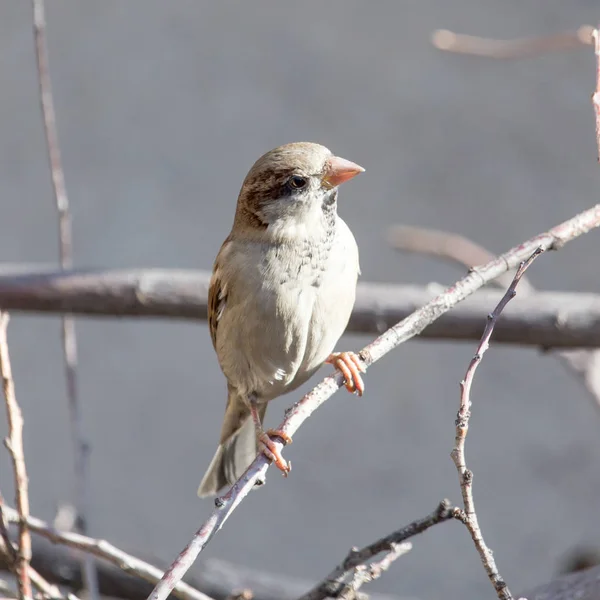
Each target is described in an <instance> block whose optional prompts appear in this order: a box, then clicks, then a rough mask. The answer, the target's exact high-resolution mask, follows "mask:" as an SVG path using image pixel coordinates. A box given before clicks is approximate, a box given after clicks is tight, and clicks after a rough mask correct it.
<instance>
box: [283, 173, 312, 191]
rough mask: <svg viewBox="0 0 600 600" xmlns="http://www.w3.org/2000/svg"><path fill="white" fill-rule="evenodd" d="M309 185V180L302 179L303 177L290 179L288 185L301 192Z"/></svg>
mask: <svg viewBox="0 0 600 600" xmlns="http://www.w3.org/2000/svg"><path fill="white" fill-rule="evenodd" d="M307 183H308V179H306V177H302V176H301V175H292V176H291V177H290V178H289V179H288V185H289V186H290V187H291V188H293V189H295V190H301V189H302V188H305V187H306V184H307Z"/></svg>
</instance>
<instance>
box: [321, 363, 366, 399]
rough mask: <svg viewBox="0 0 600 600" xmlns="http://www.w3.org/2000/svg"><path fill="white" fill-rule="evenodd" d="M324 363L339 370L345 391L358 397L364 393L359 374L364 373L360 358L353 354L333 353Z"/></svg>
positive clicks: (363, 384)
mask: <svg viewBox="0 0 600 600" xmlns="http://www.w3.org/2000/svg"><path fill="white" fill-rule="evenodd" d="M325 362H326V363H328V364H330V365H333V366H334V367H335V368H336V369H339V370H340V371H341V372H342V375H343V376H344V379H345V380H346V381H345V386H346V389H347V390H348V391H349V392H350V393H351V394H353V393H354V392H356V393H357V394H358V395H359V396H362V395H363V392H364V391H365V383H364V381H363V378H362V377H361V375H360V374H361V373H364V372H365V371H366V369H365V365H364V364H363V362H362V360H361V358H360V357H359V356H358V354H356V353H355V352H334V353H333V354H330V355H329V356H328V357H327V359H326V360H325Z"/></svg>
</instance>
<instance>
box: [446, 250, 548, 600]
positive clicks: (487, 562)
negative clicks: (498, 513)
mask: <svg viewBox="0 0 600 600" xmlns="http://www.w3.org/2000/svg"><path fill="white" fill-rule="evenodd" d="M542 252H543V248H538V249H537V250H536V251H535V252H534V253H533V254H532V255H531V256H530V257H529V258H528V259H527V260H525V261H523V262H522V263H521V264H520V265H519V268H518V269H517V272H516V274H515V276H514V279H513V281H512V283H511V285H510V286H509V288H508V290H507V292H506V294H505V295H504V297H503V298H502V300H500V302H499V303H498V305H497V306H496V308H495V309H494V310H493V311H492V312H491V313H490V314H489V315H488V319H487V323H486V326H485V329H484V332H483V335H482V336H481V340H480V342H479V345H478V346H477V350H476V351H475V356H474V357H473V358H472V359H471V362H470V363H469V367H468V368H467V373H466V375H465V378H464V380H463V381H461V384H460V389H461V393H460V408H459V410H458V414H457V416H456V438H455V442H454V448H453V450H452V453H451V456H452V460H453V461H454V464H455V465H456V470H457V471H458V477H459V482H460V489H461V492H462V497H463V503H464V507H465V510H464V511H460V514H458V515H457V517H458V518H460V520H461V521H462V522H463V523H464V524H465V526H466V527H467V529H468V530H469V533H470V534H471V538H472V539H473V543H474V544H475V547H476V548H477V551H478V552H479V555H480V557H481V562H482V563H483V566H484V567H485V571H486V573H487V575H488V577H489V579H490V581H491V582H492V585H493V586H494V589H495V590H496V593H497V594H498V598H500V600H512V595H511V593H510V590H509V589H508V586H507V585H506V583H505V582H504V580H503V579H502V577H501V576H500V573H499V572H498V568H497V567H496V562H495V561H494V557H493V556H492V552H491V550H490V549H489V548H488V546H487V545H486V543H485V541H484V539H483V535H482V533H481V529H480V527H479V522H478V520H477V513H476V512H475V502H474V500H473V472H472V471H470V470H469V469H467V465H466V460H465V441H466V438H467V432H468V430H469V419H470V417H471V385H472V383H473V378H474V376H475V371H476V370H477V367H478V366H479V363H480V362H481V359H482V357H483V355H484V353H485V352H486V350H487V349H488V347H489V342H490V338H491V337H492V333H493V332H494V326H495V325H496V323H497V321H498V318H499V317H500V314H501V313H502V311H503V310H504V307H505V306H506V305H507V304H508V303H509V302H510V301H511V300H512V299H513V298H514V297H515V295H516V293H517V292H516V288H517V286H518V285H519V281H520V280H521V278H522V277H523V274H524V273H525V271H526V270H527V269H528V268H529V266H530V265H531V263H532V262H533V261H534V260H535V259H536V258H537V257H538V256H539V255H540V254H541V253H542Z"/></svg>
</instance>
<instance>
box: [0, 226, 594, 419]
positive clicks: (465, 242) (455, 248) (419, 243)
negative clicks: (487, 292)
mask: <svg viewBox="0 0 600 600" xmlns="http://www.w3.org/2000/svg"><path fill="white" fill-rule="evenodd" d="M387 238H388V241H389V242H390V244H391V245H392V246H393V247H394V248H396V249H397V250H400V251H401V252H417V253H419V254H426V255H429V256H435V257H438V258H442V259H446V260H449V261H451V262H455V263H458V264H460V265H463V266H466V267H469V268H473V267H475V266H476V265H479V264H482V263H485V262H489V261H490V260H492V259H493V258H494V254H492V253H491V252H489V251H488V250H486V249H485V248H484V247H483V246H480V245H479V244H476V243H475V242H473V241H471V240H469V239H467V238H465V237H463V236H461V235H458V234H454V233H448V232H445V231H438V230H435V229H424V228H419V227H410V226H404V225H400V226H395V227H392V228H391V229H390V230H389V232H388V235H387ZM511 281H512V275H510V274H509V273H506V274H505V275H504V276H502V277H498V278H497V279H495V280H494V281H493V282H492V283H493V284H494V285H495V286H498V287H502V288H506V287H508V286H509V285H510V283H511ZM519 293H520V294H521V295H523V294H526V295H527V296H528V297H529V301H531V302H532V307H531V308H532V311H533V312H536V309H535V307H534V306H533V305H535V304H536V299H537V298H539V297H540V294H539V293H538V292H536V289H535V288H534V287H533V285H532V284H531V283H530V282H529V281H528V280H526V279H525V277H523V279H521V283H520V284H519ZM544 294H545V293H544V292H542V296H543V295H544ZM0 295H1V294H0ZM498 301H499V300H496V301H493V302H490V303H489V304H488V306H492V305H496V304H497V303H498ZM576 302H577V301H576ZM526 304H527V301H525V303H523V299H521V301H520V302H519V306H518V308H517V311H518V312H519V313H520V314H522V313H521V310H522V309H523V308H525V306H526ZM462 308H463V309H464V308H465V305H462ZM514 308H515V305H512V306H511V308H510V309H509V311H508V313H504V315H503V317H502V321H500V323H498V324H497V326H496V329H495V332H494V334H495V337H494V340H495V341H496V342H500V341H503V340H502V339H501V338H502V337H503V334H502V333H501V331H502V330H503V328H504V327H505V326H506V325H507V324H508V322H510V321H511V320H512V316H511V312H512V309H514ZM459 310H460V308H459ZM525 310H527V309H525ZM451 314H452V315H454V316H457V315H456V311H453V312H452V313H451ZM554 314H555V315H556V321H555V327H554V328H555V329H560V328H561V327H562V326H561V314H565V313H561V312H560V311H558V312H556V313H554ZM523 316H524V315H523ZM527 321H528V319H524V321H523V322H522V327H523V329H522V331H523V333H525V331H528V330H529V327H528V325H527ZM459 329H460V330H462V324H461V325H460V326H459ZM527 335H528V334H527ZM548 347H549V346H548ZM554 347H555V348H556V347H557V346H554ZM553 354H554V355H555V356H556V357H557V358H559V359H560V360H561V362H562V364H563V365H564V366H565V367H566V369H567V370H568V371H570V372H571V373H574V374H575V375H576V376H577V378H578V379H580V380H581V381H582V382H583V384H584V386H585V388H586V390H587V391H588V393H589V394H590V395H591V397H592V400H593V402H594V406H595V407H596V408H598V409H600V351H599V350H563V351H559V352H555V353H553Z"/></svg>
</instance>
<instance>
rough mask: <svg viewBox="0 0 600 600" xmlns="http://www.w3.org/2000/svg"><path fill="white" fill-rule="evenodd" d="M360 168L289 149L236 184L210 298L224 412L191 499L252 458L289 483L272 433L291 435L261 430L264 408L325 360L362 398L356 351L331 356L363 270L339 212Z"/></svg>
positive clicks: (233, 475) (227, 479)
mask: <svg viewBox="0 0 600 600" xmlns="http://www.w3.org/2000/svg"><path fill="white" fill-rule="evenodd" d="M363 171H364V169H363V168H362V167H361V166H359V165H357V164H356V163H353V162H351V161H349V160H346V159H344V158H341V157H338V156H334V155H333V154H332V153H331V151H330V150H329V149H328V148H326V147H325V146H322V145H320V144H316V143H312V142H295V143H290V144H285V145H283V146H279V147H277V148H275V149H273V150H271V151H269V152H267V153H266V154H264V155H263V156H261V157H260V158H259V159H258V160H257V161H256V162H255V163H254V165H253V166H252V168H251V169H250V171H249V172H248V174H247V176H246V178H245V179H244V181H243V184H242V187H241V190H240V194H239V196H238V201H237V206H236V211H235V217H234V220H233V226H232V229H231V232H230V233H229V235H228V237H227V238H226V239H225V241H224V242H223V245H222V246H221V249H220V250H219V253H218V254H217V257H216V259H215V262H214V266H213V271H212V277H211V280H210V285H209V292H208V323H209V329H210V335H211V339H212V343H213V347H214V349H215V351H216V354H217V358H218V362H219V365H220V367H221V370H222V372H223V374H224V375H225V378H226V380H227V406H226V409H225V416H224V419H223V425H222V428H221V436H220V441H219V446H218V448H217V451H216V453H215V455H214V457H213V459H212V461H211V463H210V465H209V467H208V469H207V471H206V474H205V475H204V477H203V479H202V481H201V483H200V486H199V488H198V495H199V496H200V497H204V496H210V495H214V494H216V493H218V492H219V490H221V489H222V488H223V487H225V486H226V485H232V484H233V483H234V482H235V481H236V480H237V479H238V478H239V477H240V476H241V475H242V473H243V472H244V471H245V470H246V469H247V468H248V467H249V465H250V464H251V463H252V461H253V460H254V459H255V458H256V456H257V454H258V453H259V452H262V453H263V454H264V455H265V456H266V457H267V458H268V459H269V460H270V461H271V462H272V463H274V464H275V465H276V466H277V467H278V468H279V470H280V471H281V472H282V473H283V475H284V476H287V474H288V473H289V471H290V465H289V464H288V463H287V462H286V461H285V459H284V458H283V456H282V455H281V452H280V451H279V450H278V447H277V446H275V444H274V438H276V437H278V438H279V439H281V440H282V441H283V442H284V444H288V443H290V442H291V438H290V437H289V436H288V435H287V434H285V433H284V432H282V431H279V430H274V429H269V430H267V431H264V429H263V426H262V423H263V421H264V417H265V412H266V409H267V404H268V403H269V402H270V401H271V400H273V399H275V398H277V397H279V396H281V395H283V394H286V393H288V392H290V391H292V390H294V389H296V388H298V387H299V386H300V385H302V384H303V383H304V382H306V381H307V380H308V379H309V378H310V377H311V376H312V375H313V374H314V373H315V372H316V371H317V369H319V368H320V367H321V366H322V365H323V364H325V363H329V364H331V365H333V366H334V367H335V368H337V369H339V370H340V371H341V372H342V374H343V376H344V380H345V387H346V388H347V390H348V391H349V392H351V393H354V392H356V393H357V394H358V395H362V394H363V391H364V382H363V380H362V377H361V373H363V372H364V371H365V366H364V363H363V362H362V360H361V359H360V357H359V355H357V354H355V353H354V352H334V348H335V346H336V344H337V342H338V340H339V338H340V337H341V335H342V334H343V333H344V330H345V329H346V326H347V324H348V320H349V318H350V314H351V312H352V308H353V306H354V300H355V295H356V284H357V280H358V276H359V274H360V267H359V255H358V246H357V244H356V240H355V239H354V236H353V234H352V232H351V231H350V228H349V227H348V225H346V223H345V222H344V221H343V220H342V219H341V218H340V217H339V216H338V214H337V199H338V187H339V186H340V185H341V184H342V183H344V182H346V181H349V180H350V179H352V178H353V177H355V176H356V175H358V174H359V173H362V172H363Z"/></svg>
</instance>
